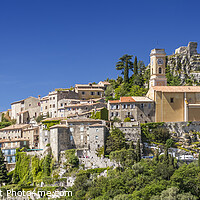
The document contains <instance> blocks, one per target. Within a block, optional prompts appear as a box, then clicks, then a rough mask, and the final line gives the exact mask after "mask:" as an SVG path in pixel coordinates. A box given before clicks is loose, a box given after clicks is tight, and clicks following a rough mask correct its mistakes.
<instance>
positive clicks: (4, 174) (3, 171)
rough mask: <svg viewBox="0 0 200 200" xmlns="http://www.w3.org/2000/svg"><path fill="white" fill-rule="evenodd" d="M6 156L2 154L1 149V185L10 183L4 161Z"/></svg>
mask: <svg viewBox="0 0 200 200" xmlns="http://www.w3.org/2000/svg"><path fill="white" fill-rule="evenodd" d="M4 159H5V158H4V155H3V153H2V150H1V148H0V184H2V183H7V182H8V175H7V173H8V170H7V169H6V165H5V161H4Z"/></svg>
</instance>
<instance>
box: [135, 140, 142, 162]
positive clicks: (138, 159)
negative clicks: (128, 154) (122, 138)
mask: <svg viewBox="0 0 200 200" xmlns="http://www.w3.org/2000/svg"><path fill="white" fill-rule="evenodd" d="M136 158H137V162H139V161H140V160H141V149H140V140H139V139H138V141H137V144H136Z"/></svg>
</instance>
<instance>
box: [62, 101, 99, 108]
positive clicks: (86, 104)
mask: <svg viewBox="0 0 200 200" xmlns="http://www.w3.org/2000/svg"><path fill="white" fill-rule="evenodd" d="M97 104H100V103H99V102H97V103H81V104H71V105H66V106H65V108H71V107H82V106H94V105H97Z"/></svg>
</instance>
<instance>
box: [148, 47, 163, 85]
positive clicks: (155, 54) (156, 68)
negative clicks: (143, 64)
mask: <svg viewBox="0 0 200 200" xmlns="http://www.w3.org/2000/svg"><path fill="white" fill-rule="evenodd" d="M150 62H151V63H150V66H151V67H150V80H149V88H150V87H152V86H166V85H167V78H166V77H165V63H166V53H165V50H164V49H152V50H151V54H150Z"/></svg>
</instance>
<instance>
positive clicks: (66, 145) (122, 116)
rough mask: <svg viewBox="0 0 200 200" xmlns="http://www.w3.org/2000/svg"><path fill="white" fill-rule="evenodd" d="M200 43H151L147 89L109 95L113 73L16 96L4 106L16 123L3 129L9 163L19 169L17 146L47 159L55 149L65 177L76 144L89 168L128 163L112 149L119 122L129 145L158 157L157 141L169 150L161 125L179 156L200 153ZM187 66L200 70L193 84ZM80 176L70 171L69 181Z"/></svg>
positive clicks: (0, 144) (77, 152)
mask: <svg viewBox="0 0 200 200" xmlns="http://www.w3.org/2000/svg"><path fill="white" fill-rule="evenodd" d="M196 48H197V43H195V42H190V43H189V44H188V46H187V47H180V48H178V49H177V50H176V51H175V54H174V55H170V56H166V53H165V50H164V49H153V50H151V53H150V64H149V66H148V67H147V69H146V70H149V80H147V81H148V83H147V84H146V86H145V88H146V91H147V93H146V94H145V95H142V96H138V95H137V96H127V95H124V96H120V97H119V98H118V99H115V98H114V95H115V94H112V95H111V96H112V98H110V99H106V97H105V96H106V95H105V94H106V92H107V91H108V90H109V89H110V87H111V84H112V83H111V81H110V80H106V81H100V82H99V83H88V84H76V85H75V86H74V87H73V88H70V89H63V88H59V89H55V91H52V92H49V94H48V95H47V96H44V97H41V96H38V97H37V98H36V97H28V98H25V99H22V100H17V101H16V102H12V103H11V109H9V110H7V111H5V112H2V113H1V118H0V119H1V121H2V122H3V121H5V120H7V121H10V122H11V123H12V124H11V125H10V124H9V126H5V127H4V128H1V129H0V147H1V149H2V152H3V154H4V156H5V160H6V166H7V169H8V170H9V171H12V170H14V169H15V166H16V162H17V159H16V152H18V151H20V150H22V149H23V150H22V151H24V152H26V155H28V156H36V157H38V158H40V159H42V158H44V157H45V156H46V155H47V154H48V153H49V152H51V154H52V158H53V159H54V162H55V165H59V167H58V168H59V170H58V174H59V176H60V177H65V172H66V170H65V169H64V168H62V165H63V164H64V163H65V162H67V158H66V157H65V155H66V154H65V153H66V151H68V150H71V151H69V152H74V154H75V156H76V157H77V158H78V162H79V165H83V166H84V169H94V168H107V167H114V168H115V167H117V166H121V165H122V163H120V162H117V161H116V160H114V159H110V158H108V157H106V156H105V148H106V145H107V140H108V138H109V137H110V134H111V132H112V130H119V131H121V132H122V133H123V134H124V136H125V140H126V143H127V145H129V146H131V145H132V146H133V147H134V148H135V147H136V146H137V145H138V146H139V148H140V149H139V150H138V151H140V152H141V156H143V157H149V158H150V157H151V156H152V157H154V156H155V154H156V149H157V150H158V151H159V153H160V154H162V153H163V152H164V150H163V147H162V143H163V141H162V139H161V140H160V141H159V139H157V140H156V139H155V138H157V137H158V135H159V134H158V133H157V132H156V131H154V132H153V131H152V130H153V129H154V128H155V127H156V128H160V129H162V131H163V130H164V131H166V132H164V134H166V135H167V134H170V135H171V136H170V137H171V138H172V139H173V142H174V144H176V147H175V146H173V148H172V146H170V149H169V150H170V151H171V154H172V155H173V156H174V157H177V158H178V159H182V160H184V159H185V160H187V159H188V160H193V159H195V158H196V157H198V152H199V148H198V147H199V144H200V140H199V137H200V135H199V130H200V115H199V113H200V86H198V83H199V77H200V72H198V69H200V68H199V67H200V59H199V58H200V54H198V53H197V51H196ZM186 61H187V62H186ZM180 64H181V66H180ZM177 66H178V67H179V68H178V69H175V70H174V68H177ZM181 67H182V68H181ZM172 68H173V69H172ZM166 70H171V72H172V73H174V76H176V77H177V80H178V79H180V83H181V84H182V85H179V86H177V85H170V86H169V84H168V82H167V77H166ZM176 71H177V73H176ZM168 72H169V71H168ZM184 72H187V73H184ZM191 73H193V76H191ZM124 74H125V73H124ZM187 74H188V76H190V79H192V78H193V82H192V84H186V82H187V81H186V78H187ZM194 77H195V78H194ZM194 80H195V81H194ZM184 84H185V85H184ZM147 129H148V131H149V132H148V133H147V131H146V130H147ZM151 131H152V133H151ZM153 134H154V136H155V137H154V140H153V139H152V138H151V137H152V135H153ZM163 137H165V136H163ZM167 137H168V136H167ZM170 137H168V138H167V139H169V138H170ZM165 142H166V141H165ZM138 146H137V147H138ZM74 181H75V178H74V177H70V176H69V177H68V182H67V186H72V185H73V184H74Z"/></svg>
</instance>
